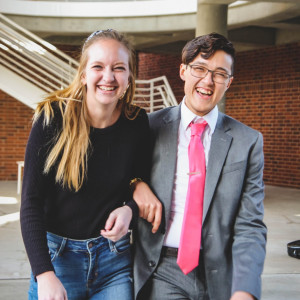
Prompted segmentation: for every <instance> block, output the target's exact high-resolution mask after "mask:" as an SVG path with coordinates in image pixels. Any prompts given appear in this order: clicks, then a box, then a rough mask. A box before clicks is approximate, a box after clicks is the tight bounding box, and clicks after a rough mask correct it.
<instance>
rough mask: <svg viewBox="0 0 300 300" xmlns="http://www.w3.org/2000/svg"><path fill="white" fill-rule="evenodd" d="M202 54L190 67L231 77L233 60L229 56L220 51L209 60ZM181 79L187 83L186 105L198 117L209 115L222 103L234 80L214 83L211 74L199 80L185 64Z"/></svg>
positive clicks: (185, 87) (181, 71) (185, 84)
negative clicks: (203, 68)
mask: <svg viewBox="0 0 300 300" xmlns="http://www.w3.org/2000/svg"><path fill="white" fill-rule="evenodd" d="M201 54H202V53H201V52H200V53H199V54H198V55H197V56H196V58H195V59H194V60H193V61H192V62H191V63H190V65H199V66H203V67H205V68H207V69H209V70H212V71H217V72H218V71H220V72H225V73H227V74H229V75H231V70H232V64H233V59H232V57H231V56H230V55H229V54H227V53H226V52H224V51H222V50H218V51H216V52H215V53H214V54H213V55H212V56H211V57H209V58H208V59H205V58H203V57H201ZM180 77H181V79H182V80H183V81H184V82H185V83H184V92H185V104H186V106H187V107H188V108H189V109H190V110H191V111H192V112H193V113H194V114H196V115H198V116H204V115H206V114H208V113H209V112H210V111H211V110H212V109H213V108H214V107H215V106H216V105H217V104H218V103H219V102H220V100H221V99H222V97H223V95H224V94H225V92H226V90H227V89H228V88H229V86H230V84H231V82H232V80H233V78H232V77H230V78H229V79H228V80H227V81H226V82H225V83H217V82H214V81H213V78H212V73H211V72H208V73H207V75H206V76H205V77H204V78H197V77H194V76H193V75H192V74H191V70H190V66H187V65H185V64H181V66H180Z"/></svg>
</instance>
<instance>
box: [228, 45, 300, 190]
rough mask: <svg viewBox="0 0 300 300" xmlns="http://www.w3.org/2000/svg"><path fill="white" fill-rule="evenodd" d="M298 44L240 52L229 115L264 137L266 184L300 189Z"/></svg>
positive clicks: (229, 97)
mask: <svg viewBox="0 0 300 300" xmlns="http://www.w3.org/2000/svg"><path fill="white" fill-rule="evenodd" d="M299 53H300V43H296V44H289V45H282V46H277V47H272V48H266V49H263V50H256V51H250V52H243V53H238V55H237V63H236V72H235V79H234V81H233V84H232V86H231V87H230V89H229V90H228V92H227V97H226V113H227V114H229V115H231V116H232V117H234V118H236V119H238V120H240V121H242V122H243V123H245V124H247V125H249V126H251V127H253V128H255V129H257V130H259V131H261V132H262V134H263V136H264V154H265V170H264V180H265V183H266V184H271V185H276V186H286V187H295V188H300V56H299Z"/></svg>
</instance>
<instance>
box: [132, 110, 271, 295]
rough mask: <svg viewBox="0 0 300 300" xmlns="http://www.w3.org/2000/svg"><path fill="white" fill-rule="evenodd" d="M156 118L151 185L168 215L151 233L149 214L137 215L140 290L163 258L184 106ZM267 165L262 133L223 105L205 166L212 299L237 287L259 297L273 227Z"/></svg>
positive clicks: (205, 238)
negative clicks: (267, 215)
mask: <svg viewBox="0 0 300 300" xmlns="http://www.w3.org/2000/svg"><path fill="white" fill-rule="evenodd" d="M149 121H150V127H151V132H152V135H153V141H154V151H153V160H152V170H151V178H150V186H151V188H152V190H153V192H154V193H155V194H156V196H157V197H158V199H159V200H160V201H161V202H162V204H163V208H164V215H163V220H162V224H161V226H160V230H159V231H158V232H157V233H156V234H153V233H151V224H149V223H148V222H147V221H145V220H143V219H139V221H138V229H137V234H136V235H135V256H134V286H135V295H136V296H137V295H138V293H139V291H140V290H141V288H142V287H143V286H144V284H145V283H146V281H147V279H149V277H150V276H151V274H152V273H153V272H154V270H155V268H156V267H157V265H158V263H159V258H160V254H161V249H162V246H163V240H164V235H165V231H166V228H167V227H168V220H169V216H170V209H171V198H172V188H173V182H174V174H175V171H176V170H175V168H176V154H177V137H178V127H179V123H180V106H176V107H172V108H166V109H164V110H160V111H158V112H155V113H152V114H150V115H149ZM263 164H264V158H263V139H262V135H261V134H260V133H259V132H257V131H255V130H253V129H251V128H249V127H247V126H246V125H244V124H242V123H240V122H238V121H236V120H234V119H232V118H230V117H229V116H226V115H224V114H222V113H220V112H219V117H218V121H217V126H216V129H215V132H214V133H213V135H212V140H211V147H210V152H209V159H208V166H207V171H206V183H205V192H204V209H203V214H204V215H203V226H202V243H201V245H202V250H201V255H203V258H204V264H205V275H206V280H207V288H208V294H209V297H210V299H211V300H229V298H230V296H231V294H232V293H233V292H235V291H237V290H242V291H247V292H249V293H251V294H252V295H254V296H255V297H256V298H257V299H260V295H261V277H260V276H261V273H262V270H263V263H264V259H265V244H266V231H267V230H266V226H265V225H264V223H263V213H264V208H263V199H264V185H263ZM179 234H180V233H179ZM170 276H171V275H170Z"/></svg>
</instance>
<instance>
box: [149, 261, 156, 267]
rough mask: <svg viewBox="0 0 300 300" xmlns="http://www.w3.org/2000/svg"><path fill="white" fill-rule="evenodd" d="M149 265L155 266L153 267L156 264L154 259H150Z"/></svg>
mask: <svg viewBox="0 0 300 300" xmlns="http://www.w3.org/2000/svg"><path fill="white" fill-rule="evenodd" d="M148 266H149V267H152V268H153V267H155V266H156V263H155V262H154V261H153V260H150V261H149V262H148Z"/></svg>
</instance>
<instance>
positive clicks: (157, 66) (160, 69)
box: [137, 52, 184, 103]
mask: <svg viewBox="0 0 300 300" xmlns="http://www.w3.org/2000/svg"><path fill="white" fill-rule="evenodd" d="M137 57H138V68H137V78H138V79H151V78H155V77H160V76H163V75H165V76H166V77H167V79H168V81H169V83H170V85H171V88H172V90H173V93H174V96H175V98H176V99H177V102H178V103H179V102H180V101H181V100H182V98H183V96H184V92H183V81H182V80H181V79H180V77H179V66H180V64H181V57H180V55H179V56H178V55H166V54H153V53H143V52H140V53H138V55H137Z"/></svg>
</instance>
